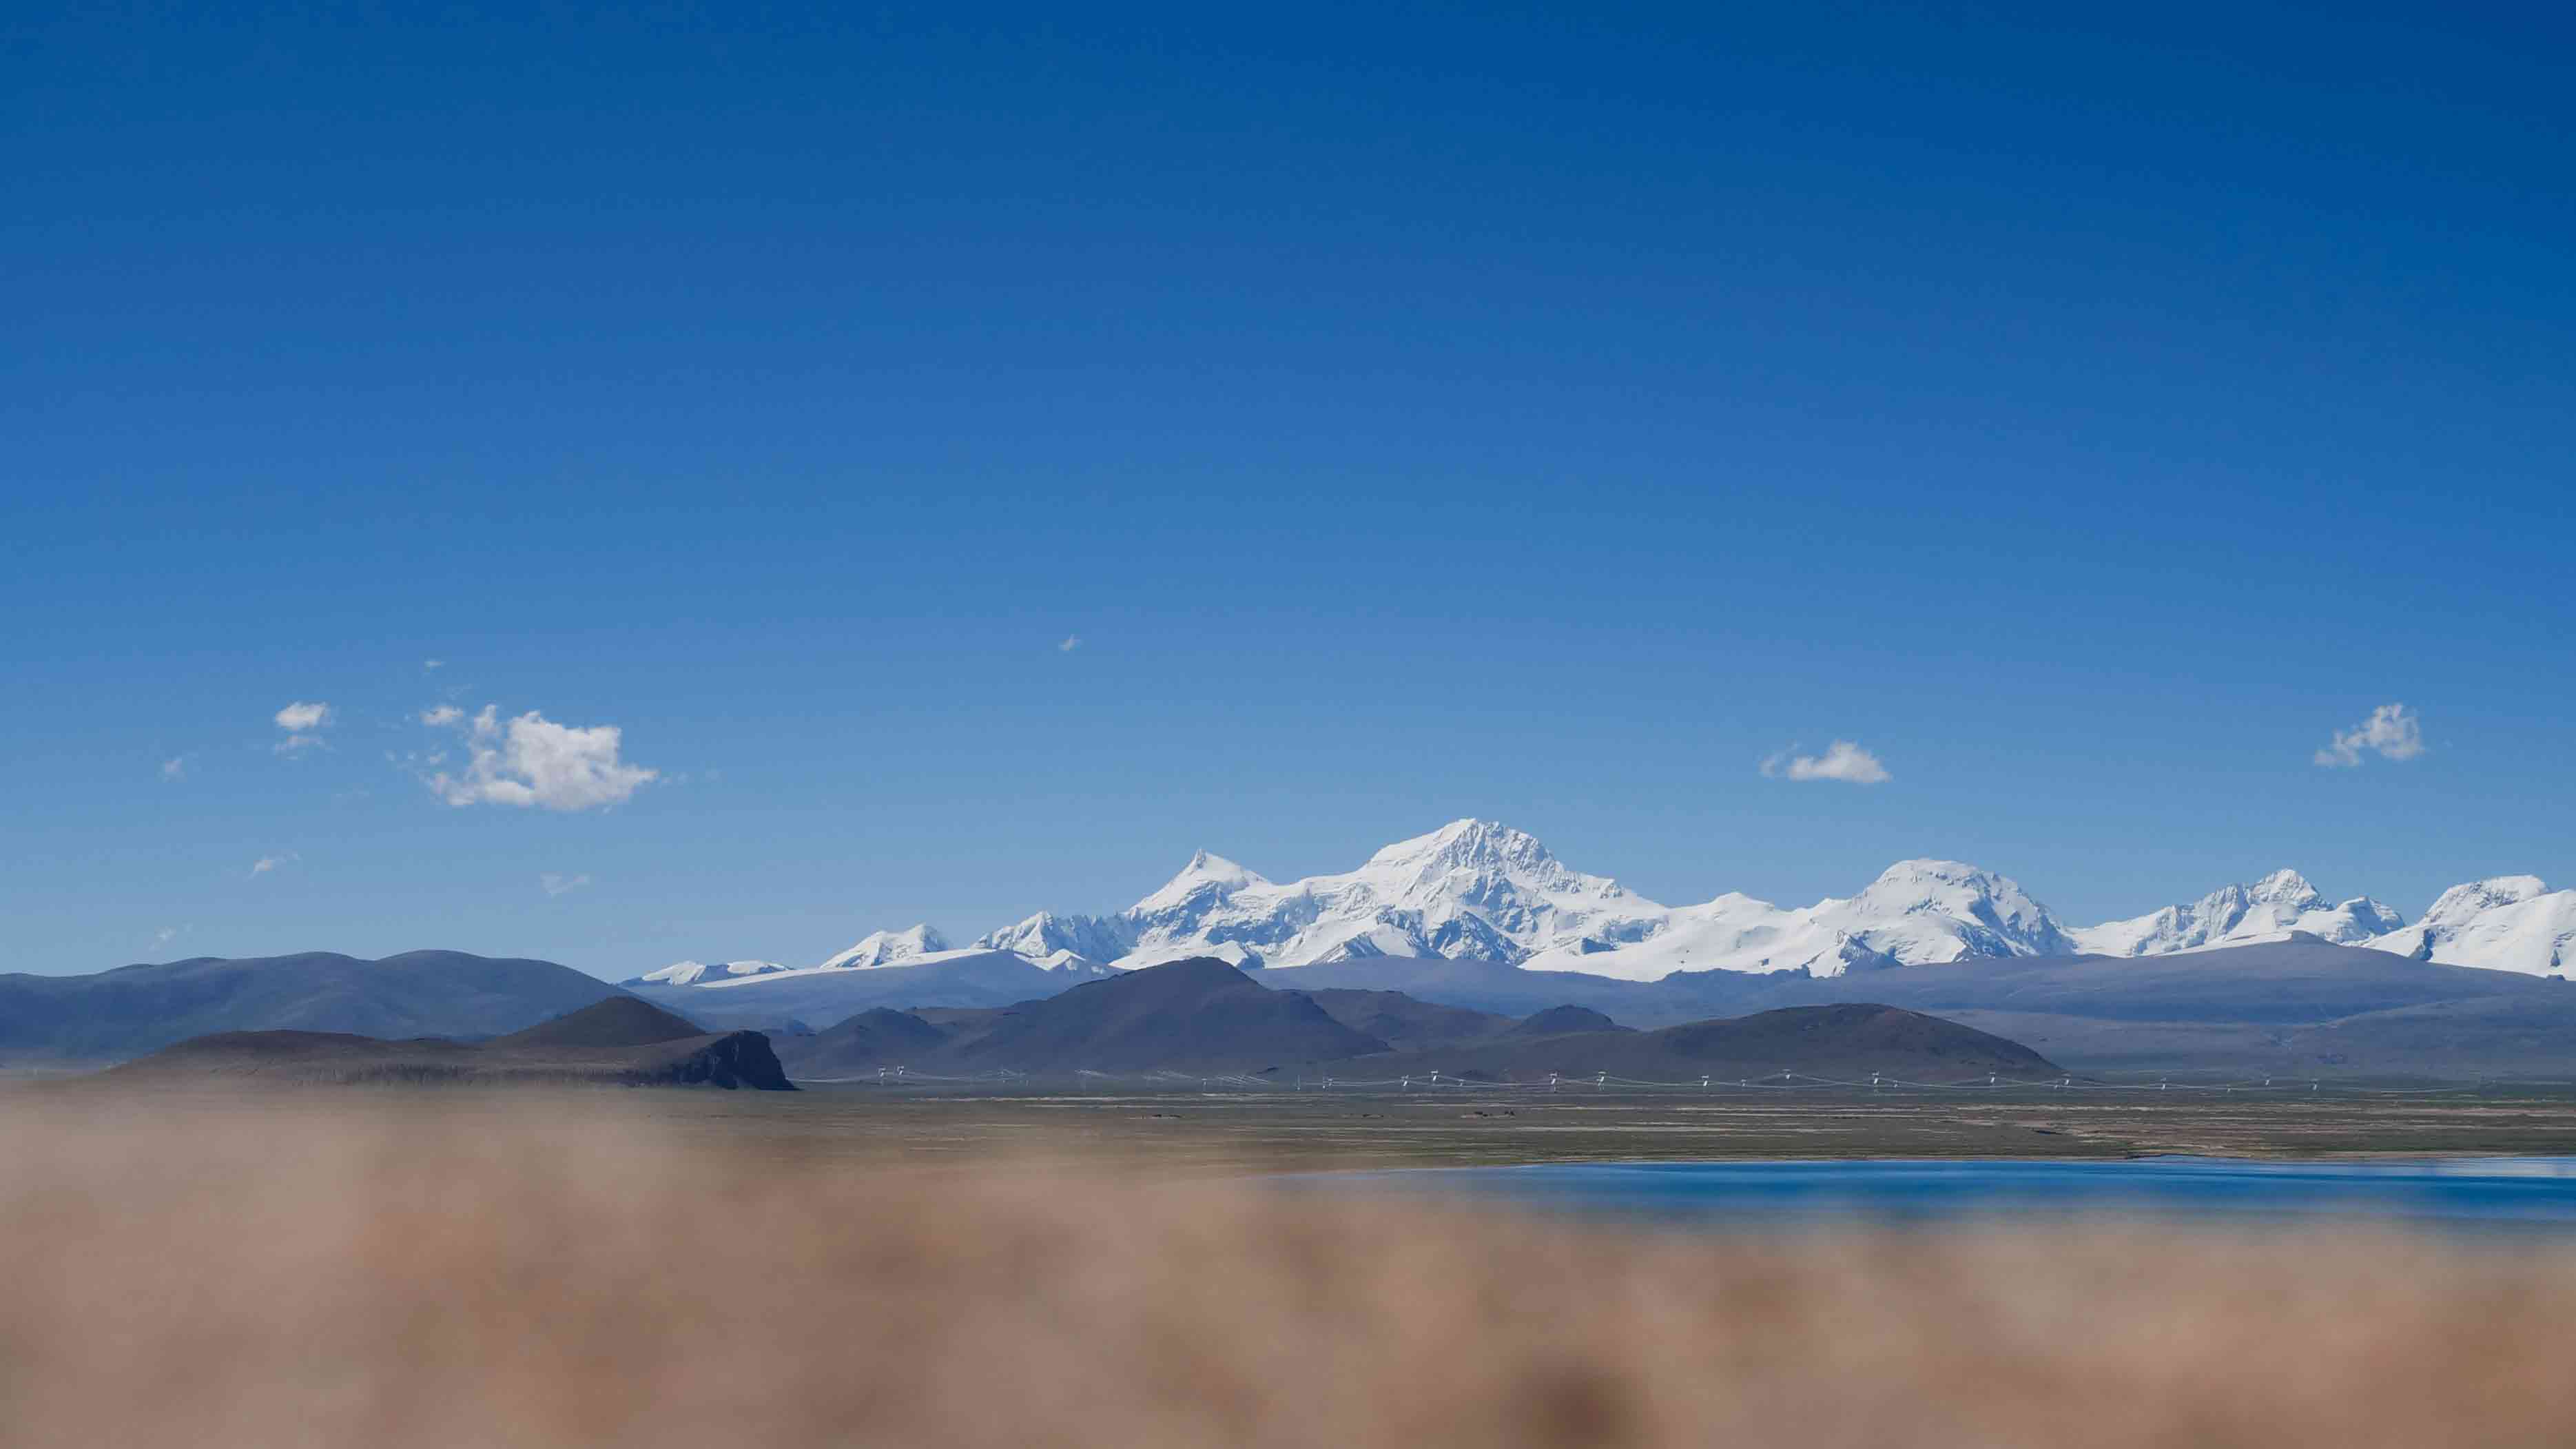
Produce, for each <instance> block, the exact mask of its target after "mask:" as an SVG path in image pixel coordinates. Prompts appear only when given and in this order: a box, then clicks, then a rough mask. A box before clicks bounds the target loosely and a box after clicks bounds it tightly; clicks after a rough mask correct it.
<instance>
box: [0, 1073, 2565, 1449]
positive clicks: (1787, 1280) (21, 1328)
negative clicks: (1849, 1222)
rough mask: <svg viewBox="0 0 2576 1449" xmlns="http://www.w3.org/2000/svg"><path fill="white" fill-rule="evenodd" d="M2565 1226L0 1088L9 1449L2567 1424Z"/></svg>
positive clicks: (2397, 1439)
mask: <svg viewBox="0 0 2576 1449" xmlns="http://www.w3.org/2000/svg"><path fill="white" fill-rule="evenodd" d="M2570 1324H2576V1252H2571V1251H2570V1250H2567V1249H2561V1248H2555V1247H2551V1246H2548V1245H2546V1244H2541V1243H2532V1242H2519V1243H2511V1244H2496V1243H2464V1242H2461V1241H2459V1240H2454V1239H2438V1238H2426V1237H2411V1236H2405V1235H2400V1234H2393V1233H2371V1232H2361V1231H2356V1232H2353V1233H2349V1234H2320V1233H2316V1232H2313V1231H2309V1232H2306V1233H2303V1234H2300V1235H2295V1236H2294V1235H2291V1234H2288V1233H2269V1234H2247V1235H2225V1234H2219V1233H2215V1232H2212V1233H2205V1234H2204V1233H2192V1232H2186V1231H2177V1230H2173V1229H2161V1230H2150V1229H2141V1228H2134V1227H2122V1226H2119V1225H2116V1224H2109V1223H2103V1224H2094V1225H2091V1226H2082V1225H2077V1226H2067V1225H2058V1226H2054V1227H2048V1228H2041V1229H2029V1228H2025V1229H2019V1230H2014V1231H2009V1232H2007V1231H2004V1230H2001V1229H1997V1230H1993V1231H1982V1232H1981V1231H1949V1232H1943V1233H1937V1234H1927V1233H1856V1234H1825V1233H1818V1234H1791V1235H1786V1236H1773V1237H1764V1236H1745V1237H1741V1238H1728V1237H1711V1236H1707V1235H1698V1236H1689V1237H1682V1236H1659V1235H1655V1234H1650V1233H1645V1232H1641V1231H1635V1230H1624V1229H1612V1228H1605V1227H1601V1226H1584V1225H1575V1224H1569V1223H1565V1222H1560V1221H1551V1220H1540V1219H1529V1218H1523V1217H1518V1216H1514V1215H1512V1214H1510V1213H1508V1212H1505V1211H1502V1210H1499V1209H1496V1210H1490V1211H1488V1210H1468V1209H1461V1208H1457V1207H1455V1206H1443V1207H1442V1208H1440V1209H1439V1210H1437V1211H1433V1210H1430V1209H1428V1208H1426V1207H1424V1206H1422V1205H1420V1204H1413V1203H1404V1202H1391V1201H1386V1200H1367V1199H1342V1198H1337V1197H1328V1196H1324V1195H1317V1194H1307V1193H1296V1194H1290V1193H1283V1192H1280V1191H1278V1190H1277V1189H1275V1188H1269V1187H1264V1186H1262V1185H1259V1184H1257V1183H1247V1182H1240V1181H1231V1182H1230V1181H1210V1180H1204V1179H1200V1180H1183V1179H1175V1178H1173V1177H1171V1176H1169V1175H1166V1174H1153V1173H1138V1172H1133V1171H1129V1170H1126V1168H1125V1164H1124V1162H1123V1160H1122V1158H1121V1157H1120V1156H1119V1155H1118V1154H1117V1153H1116V1152H1115V1151H1112V1150H1107V1149H1100V1150H1095V1151H1094V1152H1093V1153H1092V1154H1090V1155H1088V1156H1085V1157H1082V1158H1079V1159H1068V1158H1063V1157H1049V1156H1045V1155H1041V1154H1038V1153H1034V1152H1027V1151H1020V1152H1013V1151H1007V1150H1004V1149H1001V1148H998V1147H995V1146H992V1145H990V1144H984V1145H982V1146H980V1147H979V1149H978V1151H977V1152H976V1153H975V1154H974V1155H973V1157H972V1159H971V1160H968V1161H962V1162H961V1161H959V1160H957V1159H954V1158H951V1159H948V1160H946V1161H945V1162H944V1163H943V1164H941V1165H939V1166H938V1167H936V1168H930V1169H925V1168H922V1167H919V1166H913V1165H907V1164H905V1163H903V1162H900V1161H896V1162H885V1163H870V1162H859V1161H852V1160H849V1159H847V1158H841V1157H832V1156H814V1157H811V1158H803V1159H800V1158H799V1157H797V1156H796V1155H794V1154H792V1153H788V1152H783V1151H781V1150H780V1148H779V1144H778V1143H777V1142H775V1141H769V1142H766V1143H763V1144H759V1145H756V1146H755V1145H753V1144H752V1143H750V1142H746V1143H744V1144H741V1145H736V1144H733V1143H731V1142H729V1141H728V1140H727V1139H725V1138H724V1137H721V1136H718V1135H713V1134H710V1133H707V1132H705V1131H702V1130H688V1131H683V1130H678V1129H676V1128H675V1127H674V1126H673V1124H672V1119H671V1116H670V1115H669V1113H668V1112H667V1110H662V1109H657V1108H656V1106H655V1105H654V1103H653V1100H652V1099H649V1098H647V1097H646V1096H645V1094H609V1093H599V1094H589V1095H570V1096H562V1097H551V1096H549V1097H530V1098H528V1099H526V1100H525V1101H524V1102H523V1103H522V1104H521V1105H520V1109H519V1110H516V1111H500V1110H495V1108H494V1106H493V1104H492V1103H491V1102H489V1101H485V1102H483V1103H480V1104H478V1105H476V1106H475V1107H473V1108H472V1109H470V1110H468V1109H465V1108H463V1107H461V1106H460V1107H459V1108H458V1109H455V1110H448V1109H445V1108H441V1107H439V1106H437V1105H434V1104H432V1105H424V1104H421V1103H404V1104H402V1105H401V1106H400V1108H399V1110H397V1109H396V1108H395V1106H394V1105H393V1104H392V1103H391V1102H390V1101H389V1100H384V1099H370V1098H366V1097H364V1096H354V1097H352V1098H350V1099H347V1100H346V1101H345V1102H338V1101H335V1102H333V1103H331V1104H329V1105H317V1104H316V1103H314V1102H313V1101H310V1100H307V1101H304V1102H303V1103H301V1104H300V1105H297V1106H295V1107H293V1108H292V1109H280V1108H278V1107H275V1106H271V1105H263V1104H257V1103H250V1104H243V1105H240V1106H235V1107H222V1106H210V1105H207V1104H204V1103H196V1104H190V1105H188V1106H186V1107H184V1108H182V1107H179V1106H177V1105H176V1104H170V1103H161V1104H155V1103H153V1102H151V1101H148V1100H147V1101H142V1102H137V1103H125V1104H120V1105H116V1106H113V1107H111V1106H109V1105H106V1104H101V1103H88V1102H76V1101H73V1100H70V1099H66V1098H59V1097H51V1096H48V1097H44V1098H29V1099H22V1100H12V1101H6V1102H0V1443H6V1444H10V1445H20V1444H24V1445H48V1446H50V1445H63V1444H84V1445H120V1446H122V1445H133V1446H154V1445H173V1446H177V1445H187V1446H207V1449H232V1446H244V1449H247V1446H278V1445H300V1444H310V1445H334V1446H339V1445H369V1446H388V1449H409V1446H442V1449H447V1446H469V1445H511V1446H555V1445H599V1444H617V1445H635V1446H659V1445H665V1444H668V1445H692V1446H698V1445H706V1444H712V1443H722V1444H729V1445H747V1446H763V1445H766V1446H803V1445H822V1444H835V1445H837V1444H851V1445H995V1446H1000V1445H1013V1446H1029V1445H1058V1444H1061V1445H1122V1446H1160V1445H1260V1446H1267V1445H1280V1446H1287V1445H1297V1446H1307V1445H1352V1446H1375V1445H1406V1446H1414V1449H1420V1446H1426V1445H1435V1446H1436V1445H1452V1444H1455V1445H1471V1444H1472V1445H1482V1446H1517V1445H1598V1446H1616V1445H1682V1444H1691V1445H1700V1444H1714V1443H1731V1444H1745V1445H1783V1446H1789V1445H1795V1446H1801V1449H1842V1446H1852V1449H1858V1446H1911V1445H1925V1446H1972V1445H1975V1446H1987V1445H2086V1446H2106V1449H2124V1446H2145V1445H2158V1446H2166V1445H2170V1446H2184V1445H2190V1446H2235V1445H2246V1446H2254V1445H2262V1446H2266V1449H2277V1446H2285V1445H2330V1446H2338V1449H2350V1446H2377V1445H2390V1446H2395V1445H2407V1446H2421V1445H2426V1444H2445V1445H2455V1444H2517V1445H2519V1444H2567V1443H2576V1374H2570V1373H2569V1372H2568V1371H2567V1369H2566V1366H2565V1361H2564V1360H2565V1344H2564V1340H2565V1334H2566V1331H2567V1328H2568V1326H2569V1325H2570Z"/></svg>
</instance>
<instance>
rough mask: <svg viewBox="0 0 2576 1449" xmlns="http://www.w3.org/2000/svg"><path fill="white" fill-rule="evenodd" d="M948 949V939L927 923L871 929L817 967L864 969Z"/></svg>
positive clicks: (843, 969) (845, 969)
mask: <svg viewBox="0 0 2576 1449" xmlns="http://www.w3.org/2000/svg"><path fill="white" fill-rule="evenodd" d="M949 949H951V948H950V946H949V944H948V938H947V937H945V936H943V935H941V934H939V932H937V931H936V930H933V929H932V928H931V927H929V926H928V925H915V926H912V927H910V928H908V929H906V930H901V931H871V932H869V933H868V934H867V935H865V936H862V937H860V938H859V941H858V944H857V945H854V946H852V947H850V949H848V950H846V951H843V952H842V953H840V954H839V955H837V956H834V957H831V958H830V959H828V960H826V961H824V962H823V963H822V965H820V966H819V967H817V968H816V969H817V970H822V971H864V970H867V969H869V968H871V967H876V966H893V965H896V964H898V963H901V962H904V961H908V960H911V959H913V958H914V957H917V956H927V955H930V954H932V953H933V952H937V951H946V950H949Z"/></svg>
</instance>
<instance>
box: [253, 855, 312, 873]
mask: <svg viewBox="0 0 2576 1449" xmlns="http://www.w3.org/2000/svg"><path fill="white" fill-rule="evenodd" d="M303 858H304V857H302V856H300V855H297V854H296V853H295V852H294V851H291V850H286V851H280V852H278V853H277V854H275V855H263V856H261V857H260V858H259V859H258V860H256V861H253V862H252V863H251V867H250V874H251V879H253V880H257V879H258V878H260V877H261V876H264V875H266V874H268V873H269V872H270V871H273V870H277V869H280V868H281V867H284V866H290V865H293V864H295V862H297V861H299V860H302V859H303Z"/></svg>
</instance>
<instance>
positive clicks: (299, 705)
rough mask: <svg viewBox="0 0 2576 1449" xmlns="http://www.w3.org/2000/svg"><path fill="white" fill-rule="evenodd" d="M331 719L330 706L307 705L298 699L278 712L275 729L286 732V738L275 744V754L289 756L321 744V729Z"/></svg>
mask: <svg viewBox="0 0 2576 1449" xmlns="http://www.w3.org/2000/svg"><path fill="white" fill-rule="evenodd" d="M331 719H332V715H331V706H329V705H327V704H322V703H318V702H316V703H307V702H305V701H303V700H300V699H299V700H297V701H296V702H295V703H293V704H290V705H288V706H287V707H286V708H284V709H281V710H279V711H278V712H277V727H278V728H279V729H282V730H284V731H286V738H284V739H282V740H279V741H278V742H277V752H278V753H279V754H281V755H291V754H294V753H296V752H297V751H299V750H309V749H312V748H314V747H315V746H317V745H319V744H321V743H322V735H321V731H322V728H323V727H324V726H326V725H328V724H330V723H331Z"/></svg>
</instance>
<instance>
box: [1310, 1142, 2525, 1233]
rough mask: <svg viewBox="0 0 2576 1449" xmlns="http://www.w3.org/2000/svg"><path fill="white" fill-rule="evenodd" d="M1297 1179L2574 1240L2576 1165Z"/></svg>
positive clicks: (2028, 1167)
mask: <svg viewBox="0 0 2576 1449" xmlns="http://www.w3.org/2000/svg"><path fill="white" fill-rule="evenodd" d="M1300 1181H1302V1182H1303V1183H1307V1184H1318V1183H1320V1184H1323V1185H1326V1186H1329V1187H1331V1188H1335V1189H1353V1190H1363V1191H1392V1192H1404V1193H1419V1194H1423V1195H1425V1196H1428V1197H1431V1198H1435V1199H1438V1198H1457V1197H1465V1198H1476V1199H1484V1200H1492V1201H1503V1202H1509V1203H1512V1204H1515V1205H1519V1206H1525V1207H1533V1208H1540V1209H1545V1210H1551V1211H1565V1212H1575V1213H1586V1214H1607V1215H1615V1216H1621V1217H1631V1218H1648V1219H1654V1220H1658V1221H1664V1222H1681V1223H1706V1224H1709V1225H1712V1226H1715V1225H1735V1224H1744V1223H1751V1224H1758V1225H1762V1226H1766V1227H1776V1226H1797V1225H1803V1224H1808V1223H1818V1224H1829V1225H1835V1226H1843V1225H1849V1224H1851V1223H1853V1222H1855V1221H1858V1222H1863V1223H1885V1224H1916V1223H1929V1222H1939V1221H1944V1220H1951V1219H1961V1218H1978V1219H1994V1218H1998V1217H2016V1216H2042V1217H2062V1216H2068V1215H2075V1214H2084V1215H2115V1216H2126V1217H2149V1218H2157V1219H2184V1220H2224V1221H2228V1222H2245V1221H2249V1220H2289V1219H2336V1220H2345V1221H2353V1220H2359V1221H2374V1220H2375V1221H2398V1222H2413V1223H2434V1224H2442V1225H2448V1226H2457V1227H2480V1226H2487V1227H2513V1228H2531V1229H2542V1230H2549V1229H2565V1230H2576V1157H2477V1158H2437V1159H2413V1160H2407V1161H2377V1162H2277V1161H2261V1162H2258V1161H2250V1160H2243V1159H2231V1158H2209V1157H2155V1158H2139V1159H2132V1160H2126V1161H2116V1162H2099V1161H2095V1162H2049V1161H2028V1160H2005V1159H1967V1160H1928V1159H1926V1160H1887V1159H1878V1160H1862V1161H1816V1162H1787V1161H1772V1162H1627V1163H1550V1164H1544V1165H1538V1166H1530V1167H1455V1168H1426V1169H1403V1170H1395V1171H1384V1172H1352V1173H1319V1174H1314V1175H1311V1176H1306V1177H1303V1178H1301V1179H1300Z"/></svg>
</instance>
